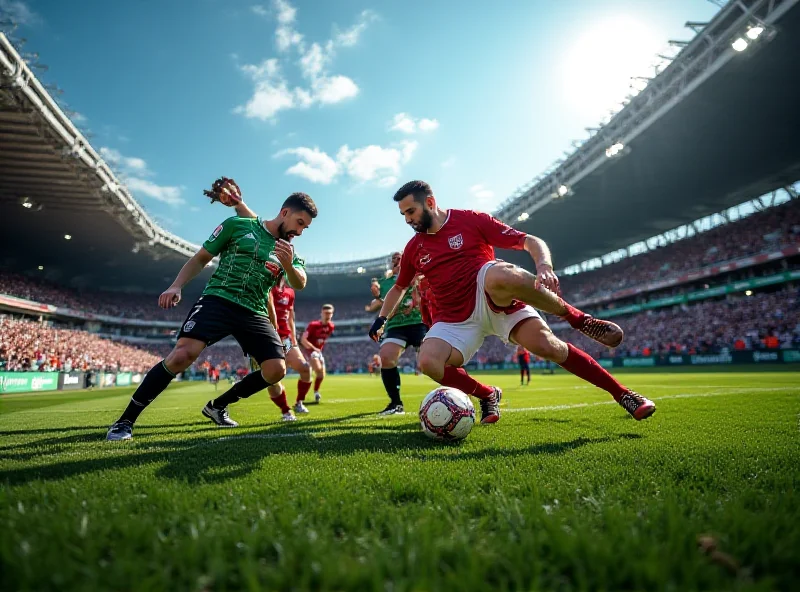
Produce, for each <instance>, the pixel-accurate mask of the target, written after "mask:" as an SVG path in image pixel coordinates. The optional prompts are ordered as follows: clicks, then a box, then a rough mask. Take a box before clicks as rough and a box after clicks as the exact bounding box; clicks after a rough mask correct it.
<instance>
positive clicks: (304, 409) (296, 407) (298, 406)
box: [294, 401, 308, 413]
mask: <svg viewBox="0 0 800 592" xmlns="http://www.w3.org/2000/svg"><path fill="white" fill-rule="evenodd" d="M294 412H295V413H308V407H306V406H305V405H303V402H302V401H297V403H295V404H294Z"/></svg>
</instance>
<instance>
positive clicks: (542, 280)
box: [523, 234, 560, 294]
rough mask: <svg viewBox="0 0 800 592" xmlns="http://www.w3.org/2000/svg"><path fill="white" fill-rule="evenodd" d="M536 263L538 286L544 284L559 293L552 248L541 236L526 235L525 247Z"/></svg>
mask: <svg viewBox="0 0 800 592" xmlns="http://www.w3.org/2000/svg"><path fill="white" fill-rule="evenodd" d="M523 248H524V249H525V250H526V251H527V252H528V254H529V255H530V256H531V258H532V259H533V262H534V263H535V264H536V287H537V288H538V287H539V286H544V287H545V288H547V289H548V290H550V291H551V292H553V293H555V294H558V293H559V292H560V288H559V285H558V276H556V273H555V271H553V257H552V256H551V255H550V248H549V247H548V246H547V243H546V242H544V241H543V240H542V239H540V238H539V237H536V236H533V235H530V234H529V235H528V236H526V237H525V244H524V247H523Z"/></svg>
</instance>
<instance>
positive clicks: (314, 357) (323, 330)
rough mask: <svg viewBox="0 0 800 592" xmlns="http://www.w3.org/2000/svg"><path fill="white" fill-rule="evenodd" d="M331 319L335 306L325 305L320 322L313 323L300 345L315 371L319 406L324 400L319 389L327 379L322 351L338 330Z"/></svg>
mask: <svg viewBox="0 0 800 592" xmlns="http://www.w3.org/2000/svg"><path fill="white" fill-rule="evenodd" d="M331 319H333V304H324V305H323V306H322V312H321V313H320V318H319V320H316V321H311V322H310V323H309V324H308V326H307V327H306V330H305V331H304V332H303V336H302V337H301V338H300V345H302V346H303V349H304V350H305V355H306V357H307V358H308V360H309V361H310V362H311V369H312V370H314V402H316V403H317V404H319V402H320V401H321V400H322V395H320V393H319V387H320V385H322V381H323V379H324V378H325V357H324V356H323V355H322V350H323V349H325V342H327V341H328V337H330V336H331V335H332V334H333V330H334V329H335V328H336V327H335V325H334V324H333V322H332V321H331Z"/></svg>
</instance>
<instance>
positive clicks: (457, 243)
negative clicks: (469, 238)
mask: <svg viewBox="0 0 800 592" xmlns="http://www.w3.org/2000/svg"><path fill="white" fill-rule="evenodd" d="M447 243H448V244H449V245H450V248H451V249H456V250H458V249H460V248H461V247H463V246H464V237H463V236H461V235H460V234H457V235H455V236H451V237H450V238H448V239H447Z"/></svg>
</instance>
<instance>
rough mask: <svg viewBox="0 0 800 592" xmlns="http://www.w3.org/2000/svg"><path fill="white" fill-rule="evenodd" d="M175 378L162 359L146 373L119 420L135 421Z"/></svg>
mask: <svg viewBox="0 0 800 592" xmlns="http://www.w3.org/2000/svg"><path fill="white" fill-rule="evenodd" d="M173 378H175V375H174V374H173V373H172V372H170V371H169V370H167V367H166V366H165V365H164V360H161V361H160V362H159V363H158V364H156V365H155V366H153V367H152V368H150V370H149V371H148V372H147V374H145V377H144V380H142V384H140V385H139V388H137V389H136V392H135V393H133V396H132V397H131V402H130V403H128V406H127V407H126V408H125V411H123V412H122V415H121V416H120V418H119V420H118V421H123V420H124V421H129V422H131V423H133V422H135V421H136V420H137V419H138V418H139V415H140V414H141V413H142V411H144V408H145V407H147V406H148V405H149V404H150V403H152V402H153V401H154V400H155V398H156V397H157V396H158V395H160V394H161V393H163V392H164V389H166V388H167V387H168V386H169V383H170V382H172V379H173Z"/></svg>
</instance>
